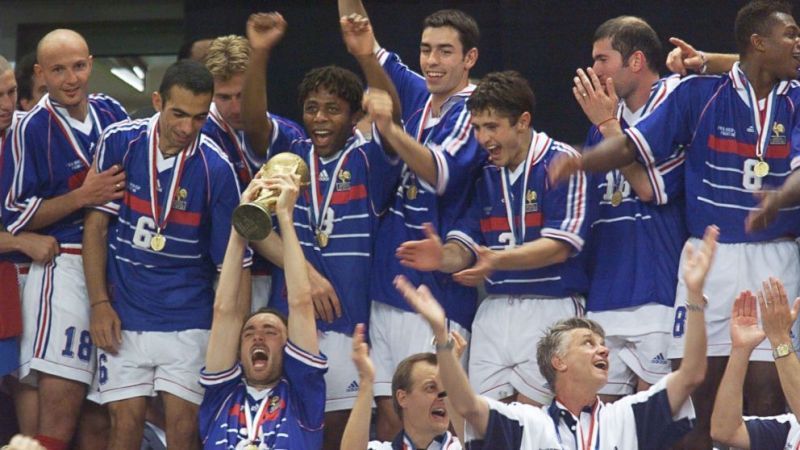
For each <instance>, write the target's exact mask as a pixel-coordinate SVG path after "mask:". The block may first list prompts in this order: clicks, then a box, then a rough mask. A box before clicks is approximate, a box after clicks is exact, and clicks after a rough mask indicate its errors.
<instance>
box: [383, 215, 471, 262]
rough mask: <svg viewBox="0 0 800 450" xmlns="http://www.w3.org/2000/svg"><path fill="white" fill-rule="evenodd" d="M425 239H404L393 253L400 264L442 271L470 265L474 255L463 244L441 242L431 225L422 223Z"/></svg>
mask: <svg viewBox="0 0 800 450" xmlns="http://www.w3.org/2000/svg"><path fill="white" fill-rule="evenodd" d="M422 231H423V232H424V233H425V239H420V240H418V241H406V242H403V243H402V244H400V246H399V247H397V251H396V253H395V255H396V256H397V259H399V260H400V264H402V265H404V266H406V267H410V268H412V269H415V270H421V271H424V272H431V271H434V270H438V271H439V272H444V273H453V272H458V271H459V270H462V269H466V268H467V267H469V266H470V265H472V263H473V260H474V257H473V256H472V252H470V251H469V250H468V249H467V248H466V247H464V245H463V244H461V243H459V242H457V241H454V240H450V241H447V242H446V243H445V244H442V240H441V238H439V235H438V234H436V231H435V230H434V229H433V225H431V224H430V223H429V222H426V223H424V224H423V229H422Z"/></svg>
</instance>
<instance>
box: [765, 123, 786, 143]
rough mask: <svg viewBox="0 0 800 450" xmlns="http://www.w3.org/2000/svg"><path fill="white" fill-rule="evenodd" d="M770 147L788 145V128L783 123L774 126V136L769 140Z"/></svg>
mask: <svg viewBox="0 0 800 450" xmlns="http://www.w3.org/2000/svg"><path fill="white" fill-rule="evenodd" d="M769 145H786V127H784V126H783V124H782V123H778V122H775V123H774V124H773V125H772V136H770V138H769Z"/></svg>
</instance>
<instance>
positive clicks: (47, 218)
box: [25, 190, 85, 231]
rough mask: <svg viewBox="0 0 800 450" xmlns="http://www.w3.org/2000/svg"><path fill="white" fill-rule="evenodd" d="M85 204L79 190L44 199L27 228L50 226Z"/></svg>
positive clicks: (31, 229)
mask: <svg viewBox="0 0 800 450" xmlns="http://www.w3.org/2000/svg"><path fill="white" fill-rule="evenodd" d="M84 206H85V205H83V204H82V202H81V200H80V195H79V193H78V191H77V190H74V191H70V192H68V193H66V194H63V195H59V196H58V197H54V198H49V199H47V200H43V201H42V203H41V204H40V205H39V209H37V210H36V213H35V214H34V215H33V217H32V218H31V220H30V222H28V223H27V225H25V229H26V230H28V231H33V230H39V229H42V228H45V227H48V226H50V225H52V224H54V223H56V222H58V221H59V220H61V219H63V218H64V217H67V216H68V215H70V214H72V213H74V212H75V211H77V210H79V209H81V208H83V207H84Z"/></svg>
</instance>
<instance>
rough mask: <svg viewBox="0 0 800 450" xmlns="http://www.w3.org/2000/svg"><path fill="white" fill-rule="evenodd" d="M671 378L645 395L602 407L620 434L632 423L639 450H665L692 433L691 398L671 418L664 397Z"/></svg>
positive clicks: (644, 393) (634, 396) (658, 384)
mask: <svg viewBox="0 0 800 450" xmlns="http://www.w3.org/2000/svg"><path fill="white" fill-rule="evenodd" d="M671 376H672V374H670V375H667V376H665V377H663V378H662V379H661V380H660V381H659V382H658V383H656V384H655V385H653V386H652V387H651V388H650V389H648V390H646V391H643V392H638V393H636V394H634V395H629V396H626V397H623V398H622V399H620V400H618V401H616V402H614V403H611V404H606V405H605V408H607V409H608V411H606V414H609V415H613V416H614V419H615V420H617V423H618V425H619V429H620V430H623V429H625V428H627V426H628V424H630V422H631V421H632V422H633V425H634V426H635V428H636V439H637V443H638V446H639V448H668V447H669V446H670V445H672V444H674V443H676V442H677V441H679V440H680V439H681V438H682V437H683V436H684V435H686V433H688V432H689V431H690V430H691V429H692V425H693V421H694V418H695V414H694V406H693V405H692V400H691V398H687V399H686V401H685V402H684V403H683V405H681V407H680V409H679V410H678V412H677V413H676V414H672V410H671V408H670V405H669V398H668V397H667V382H668V381H669V378H670V377H671Z"/></svg>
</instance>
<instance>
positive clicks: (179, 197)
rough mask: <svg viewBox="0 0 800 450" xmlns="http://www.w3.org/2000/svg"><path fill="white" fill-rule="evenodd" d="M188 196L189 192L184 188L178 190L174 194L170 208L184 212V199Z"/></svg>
mask: <svg viewBox="0 0 800 450" xmlns="http://www.w3.org/2000/svg"><path fill="white" fill-rule="evenodd" d="M188 196H189V191H187V190H186V188H180V189H178V192H176V193H175V201H174V202H173V205H172V207H173V208H175V209H179V210H181V211H186V197H188Z"/></svg>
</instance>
